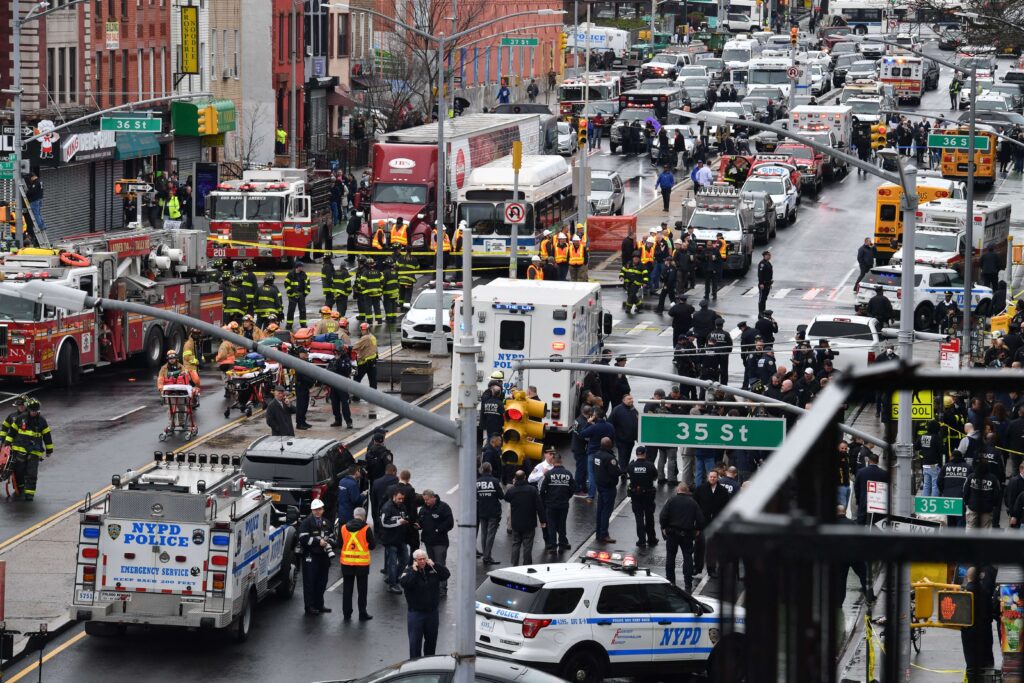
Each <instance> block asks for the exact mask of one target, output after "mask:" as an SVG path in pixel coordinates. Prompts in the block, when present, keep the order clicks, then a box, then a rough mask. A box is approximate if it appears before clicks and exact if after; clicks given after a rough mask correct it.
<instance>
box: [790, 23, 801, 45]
mask: <svg viewBox="0 0 1024 683" xmlns="http://www.w3.org/2000/svg"><path fill="white" fill-rule="evenodd" d="M799 35H800V29H798V28H797V27H796V26H794V27H793V28H791V29H789V42H790V43H792V44H793V45H796V39H797V37H798V36H799Z"/></svg>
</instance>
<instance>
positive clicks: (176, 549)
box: [70, 452, 298, 641]
mask: <svg viewBox="0 0 1024 683" xmlns="http://www.w3.org/2000/svg"><path fill="white" fill-rule="evenodd" d="M156 458H157V466H156V467H155V468H153V469H151V470H149V471H146V472H141V473H131V472H128V473H126V474H125V475H124V476H121V475H114V476H113V477H112V484H113V487H112V488H111V490H110V491H109V492H108V493H107V494H106V495H104V496H103V497H102V498H99V499H92V498H89V499H87V501H86V504H85V506H84V507H82V508H81V509H80V510H79V522H80V524H79V532H78V534H79V535H78V554H77V568H76V571H75V587H74V595H73V599H72V604H71V610H70V611H71V617H72V618H73V619H77V620H79V621H84V622H85V631H86V633H89V634H91V635H109V634H112V633H115V632H119V631H122V630H124V629H125V628H127V627H128V626H129V625H160V626H181V627H187V628H208V629H223V628H228V627H230V628H231V629H232V630H233V632H234V634H235V636H236V638H237V639H238V640H240V641H242V640H245V639H246V638H247V637H248V635H249V629H250V626H251V625H252V617H253V611H254V609H255V607H256V604H257V603H258V602H260V601H261V600H263V598H265V597H267V596H268V595H271V594H274V593H276V594H277V595H278V596H279V597H282V598H290V597H291V595H292V593H293V592H294V591H295V583H296V579H297V576H298V568H297V566H296V565H295V562H294V556H293V553H294V547H295V535H296V531H295V527H294V526H292V525H290V524H288V523H286V522H283V521H282V520H279V519H278V513H276V512H275V510H274V508H273V505H272V504H271V498H270V497H269V496H266V495H264V493H263V491H262V489H261V488H259V487H258V486H254V485H253V484H252V483H249V482H247V480H246V478H245V475H243V474H242V472H241V469H240V466H241V457H240V456H229V455H221V456H218V455H207V454H205V453H203V454H197V453H188V454H185V453H178V454H173V453H170V452H168V453H166V454H163V453H159V452H158V453H157V454H156Z"/></svg>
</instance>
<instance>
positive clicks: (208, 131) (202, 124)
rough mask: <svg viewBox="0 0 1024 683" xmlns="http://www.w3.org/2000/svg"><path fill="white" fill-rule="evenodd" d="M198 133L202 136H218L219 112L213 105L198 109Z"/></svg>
mask: <svg viewBox="0 0 1024 683" xmlns="http://www.w3.org/2000/svg"><path fill="white" fill-rule="evenodd" d="M196 132H198V133H199V134H200V135H216V134H217V110H216V109H214V108H213V105H207V106H205V107H198V108H197V109H196Z"/></svg>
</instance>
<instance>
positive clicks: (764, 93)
mask: <svg viewBox="0 0 1024 683" xmlns="http://www.w3.org/2000/svg"><path fill="white" fill-rule="evenodd" d="M747 94H748V95H751V96H753V97H768V98H770V99H773V100H780V99H782V91H781V90H779V89H778V88H765V87H760V88H751V89H750V90H749V91H748V92H747Z"/></svg>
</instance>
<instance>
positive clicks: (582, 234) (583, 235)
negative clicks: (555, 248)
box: [576, 230, 587, 246]
mask: <svg viewBox="0 0 1024 683" xmlns="http://www.w3.org/2000/svg"><path fill="white" fill-rule="evenodd" d="M576 234H577V235H579V238H580V243H581V244H582V245H583V246H587V231H586V230H584V231H583V232H577V233H576Z"/></svg>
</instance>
